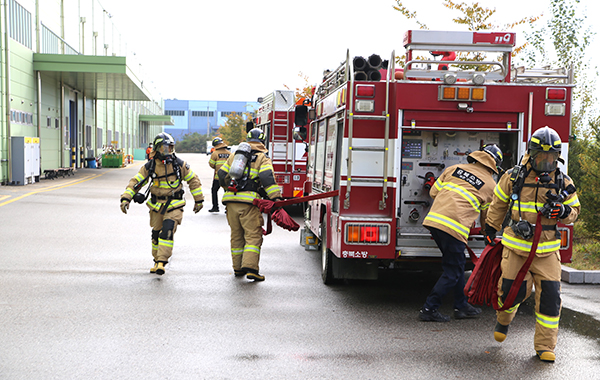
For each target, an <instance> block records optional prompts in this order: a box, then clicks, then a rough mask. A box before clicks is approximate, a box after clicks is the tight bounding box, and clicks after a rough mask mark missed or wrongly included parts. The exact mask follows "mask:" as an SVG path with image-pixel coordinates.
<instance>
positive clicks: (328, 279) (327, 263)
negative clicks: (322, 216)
mask: <svg viewBox="0 0 600 380" xmlns="http://www.w3.org/2000/svg"><path fill="white" fill-rule="evenodd" d="M320 240H321V278H322V279H323V283H324V284H325V285H331V284H333V283H334V282H335V278H334V277H333V269H332V267H331V265H332V263H331V261H332V260H333V257H332V256H333V253H332V252H331V251H330V250H329V249H328V248H327V225H326V221H323V223H322V224H321V239H320Z"/></svg>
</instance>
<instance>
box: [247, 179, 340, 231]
mask: <svg viewBox="0 0 600 380" xmlns="http://www.w3.org/2000/svg"><path fill="white" fill-rule="evenodd" d="M338 194H339V190H334V191H328V192H326V193H321V194H313V195H307V196H305V197H301V198H290V199H286V200H283V201H272V200H270V199H255V200H254V202H253V203H254V205H255V206H257V207H258V208H259V209H260V211H261V212H262V213H265V214H267V229H266V231H265V230H263V234H264V235H268V234H270V233H271V231H273V226H272V225H271V220H273V221H274V222H275V224H277V225H278V226H279V227H281V228H284V229H286V230H288V231H298V229H299V228H300V226H299V225H298V223H296V221H295V220H294V219H292V218H291V217H290V216H289V214H288V213H287V212H285V210H284V209H283V208H282V207H283V206H289V205H293V204H297V203H303V202H308V201H312V200H315V199H322V198H329V197H335V196H337V195H338Z"/></svg>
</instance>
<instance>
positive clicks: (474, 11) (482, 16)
mask: <svg viewBox="0 0 600 380" xmlns="http://www.w3.org/2000/svg"><path fill="white" fill-rule="evenodd" d="M396 4H397V6H393V8H394V9H395V10H397V11H398V12H400V13H402V15H403V16H404V17H406V18H407V19H409V20H413V21H415V22H416V23H417V25H419V27H420V28H421V29H429V28H428V27H427V25H426V24H424V23H422V22H420V21H419V20H417V12H411V11H410V10H409V9H408V8H406V6H404V4H403V3H402V0H396ZM442 5H443V6H444V7H446V8H448V9H449V10H451V11H459V12H460V13H461V14H462V17H455V18H453V19H452V21H454V22H455V23H457V24H459V25H464V26H465V27H466V28H465V29H467V30H470V31H479V30H511V29H512V28H514V27H515V26H517V25H522V24H533V23H535V21H537V20H538V19H539V18H540V17H541V15H540V16H531V17H524V18H522V19H520V20H516V21H514V22H510V23H508V24H504V25H498V24H495V23H493V22H492V20H491V19H492V17H493V16H494V14H495V13H496V9H495V8H494V9H489V8H483V7H481V6H480V5H479V3H477V2H475V3H472V4H471V5H469V4H467V3H464V2H463V3H454V2H453V1H451V0H442ZM524 47H525V45H521V46H517V47H515V49H514V52H513V55H514V54H517V53H518V52H520V51H521V50H522V49H523V48H524ZM404 58H405V57H404V56H403V57H396V61H397V63H398V64H399V66H400V67H404ZM486 60H490V58H489V57H487V56H486V54H485V53H483V52H469V53H467V52H458V53H457V56H456V61H475V62H481V61H486ZM496 60H497V61H501V60H502V58H501V56H499V57H496ZM454 66H456V67H458V68H459V69H461V70H477V71H489V70H490V69H491V68H492V65H454Z"/></svg>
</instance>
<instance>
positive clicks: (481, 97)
mask: <svg viewBox="0 0 600 380" xmlns="http://www.w3.org/2000/svg"><path fill="white" fill-rule="evenodd" d="M485 94H486V88H485V87H472V86H440V88H439V91H438V100H448V101H452V100H455V101H456V100H459V101H465V100H466V101H469V100H470V101H476V102H485V100H486V99H485Z"/></svg>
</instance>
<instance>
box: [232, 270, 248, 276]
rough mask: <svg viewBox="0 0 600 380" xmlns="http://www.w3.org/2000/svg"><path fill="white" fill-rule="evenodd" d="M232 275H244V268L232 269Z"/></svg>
mask: <svg viewBox="0 0 600 380" xmlns="http://www.w3.org/2000/svg"><path fill="white" fill-rule="evenodd" d="M233 275H234V276H235V277H241V276H245V275H246V271H245V270H241V269H234V270H233Z"/></svg>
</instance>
